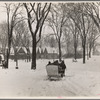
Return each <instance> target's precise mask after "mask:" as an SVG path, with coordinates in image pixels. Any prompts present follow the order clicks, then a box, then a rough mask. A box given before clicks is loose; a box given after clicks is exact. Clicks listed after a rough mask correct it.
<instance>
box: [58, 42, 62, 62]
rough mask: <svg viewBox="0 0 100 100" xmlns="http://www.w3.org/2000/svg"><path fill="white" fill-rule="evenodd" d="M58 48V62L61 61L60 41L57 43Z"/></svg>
mask: <svg viewBox="0 0 100 100" xmlns="http://www.w3.org/2000/svg"><path fill="white" fill-rule="evenodd" d="M58 47H59V61H61V56H62V54H61V43H60V40H59V42H58Z"/></svg>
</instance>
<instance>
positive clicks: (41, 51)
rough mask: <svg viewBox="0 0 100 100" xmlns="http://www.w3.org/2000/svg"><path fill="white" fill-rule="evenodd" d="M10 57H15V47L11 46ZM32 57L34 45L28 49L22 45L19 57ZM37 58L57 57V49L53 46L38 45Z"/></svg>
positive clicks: (18, 51)
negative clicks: (41, 46)
mask: <svg viewBox="0 0 100 100" xmlns="http://www.w3.org/2000/svg"><path fill="white" fill-rule="evenodd" d="M10 58H11V59H15V54H14V50H13V48H11V52H10ZM31 58H32V47H29V48H28V49H26V48H25V47H20V48H19V49H18V50H17V59H31ZM36 58H37V59H57V58H58V53H57V50H56V49H54V48H51V47H43V48H40V47H37V48H36Z"/></svg>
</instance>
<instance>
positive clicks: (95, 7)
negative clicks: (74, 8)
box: [84, 2, 100, 31]
mask: <svg viewBox="0 0 100 100" xmlns="http://www.w3.org/2000/svg"><path fill="white" fill-rule="evenodd" d="M84 8H85V12H86V13H87V14H88V15H89V16H90V17H91V18H92V19H93V21H94V23H95V24H96V26H97V27H98V29H99V31H100V2H95V3H94V2H92V3H85V4H84Z"/></svg>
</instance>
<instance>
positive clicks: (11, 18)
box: [5, 3, 22, 68]
mask: <svg viewBox="0 0 100 100" xmlns="http://www.w3.org/2000/svg"><path fill="white" fill-rule="evenodd" d="M20 6H21V4H20V3H18V4H12V3H5V9H6V14H7V25H8V26H7V27H8V31H7V32H8V46H7V47H8V48H7V57H6V59H7V65H6V67H7V68H8V63H9V56H10V49H11V42H12V36H13V29H14V27H15V26H16V24H17V23H18V22H20V21H21V20H22V18H20V16H21V12H18V10H19V8H20ZM21 17H22V16H21Z"/></svg>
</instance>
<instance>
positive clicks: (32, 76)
mask: <svg viewBox="0 0 100 100" xmlns="http://www.w3.org/2000/svg"><path fill="white" fill-rule="evenodd" d="M47 63H48V60H37V69H36V70H31V68H30V67H31V63H27V62H25V61H22V60H20V61H19V69H15V62H13V61H12V60H10V65H9V69H2V68H1V67H0V98H2V97H100V56H93V57H92V58H91V59H89V60H88V61H86V64H82V59H78V62H72V59H66V60H65V63H66V66H67V70H66V76H65V77H64V78H62V79H61V80H56V81H55V80H53V81H50V80H48V78H47V73H46V69H45V67H46V64H47Z"/></svg>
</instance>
